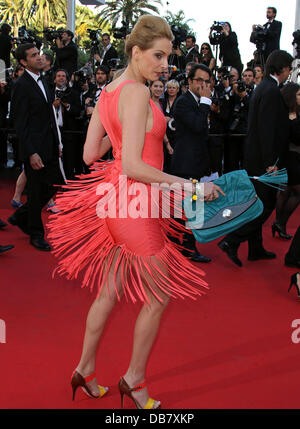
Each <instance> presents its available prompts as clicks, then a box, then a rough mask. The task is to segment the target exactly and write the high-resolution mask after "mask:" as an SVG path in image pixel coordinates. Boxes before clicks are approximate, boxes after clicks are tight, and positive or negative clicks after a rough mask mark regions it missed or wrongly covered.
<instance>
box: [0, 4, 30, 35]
mask: <svg viewBox="0 0 300 429" xmlns="http://www.w3.org/2000/svg"><path fill="white" fill-rule="evenodd" d="M24 16H25V13H24V1H23V0H6V1H2V0H1V1H0V20H1V21H2V22H7V23H8V24H10V25H11V26H12V27H13V33H14V36H15V37H18V29H19V26H20V25H22V24H23V21H24Z"/></svg>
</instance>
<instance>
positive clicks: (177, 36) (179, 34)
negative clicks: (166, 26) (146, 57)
mask: <svg viewBox="0 0 300 429" xmlns="http://www.w3.org/2000/svg"><path fill="white" fill-rule="evenodd" d="M171 30H172V33H173V35H174V40H173V49H178V48H179V47H180V45H181V43H183V42H185V40H186V37H187V35H188V32H187V30H186V29H185V28H183V27H179V26H178V25H172V26H171Z"/></svg>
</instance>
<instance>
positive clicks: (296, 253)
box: [286, 226, 300, 261]
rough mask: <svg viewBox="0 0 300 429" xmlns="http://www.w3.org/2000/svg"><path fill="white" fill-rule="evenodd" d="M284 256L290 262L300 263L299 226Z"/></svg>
mask: <svg viewBox="0 0 300 429" xmlns="http://www.w3.org/2000/svg"><path fill="white" fill-rule="evenodd" d="M286 256H287V258H289V259H291V260H294V261H300V226H299V228H298V231H297V232H296V235H295V237H294V240H293V241H292V244H291V247H290V249H289V251H288V254H287V255H286Z"/></svg>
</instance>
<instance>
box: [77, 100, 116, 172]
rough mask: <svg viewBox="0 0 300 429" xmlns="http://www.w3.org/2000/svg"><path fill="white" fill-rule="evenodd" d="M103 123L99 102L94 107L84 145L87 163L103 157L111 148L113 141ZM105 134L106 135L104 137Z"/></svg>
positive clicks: (84, 157)
mask: <svg viewBox="0 0 300 429" xmlns="http://www.w3.org/2000/svg"><path fill="white" fill-rule="evenodd" d="M105 134H106V131H105V129H104V127H103V125H102V123H101V120H100V116H99V107H98V102H97V104H96V107H95V109H94V112H93V115H92V118H91V121H90V125H89V128H88V132H87V136H86V141H85V145H84V152H83V160H84V162H85V163H86V164H87V165H90V164H92V163H93V162H95V161H97V160H98V159H101V158H102V157H103V155H105V154H106V153H107V152H108V151H109V149H110V148H111V142H110V140H109V137H108V136H105ZM104 136H105V137H104Z"/></svg>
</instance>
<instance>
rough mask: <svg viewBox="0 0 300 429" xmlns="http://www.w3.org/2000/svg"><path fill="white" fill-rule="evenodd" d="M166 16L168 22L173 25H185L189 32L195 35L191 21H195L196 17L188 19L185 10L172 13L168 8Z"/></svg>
mask: <svg viewBox="0 0 300 429" xmlns="http://www.w3.org/2000/svg"><path fill="white" fill-rule="evenodd" d="M164 18H165V19H166V20H167V21H168V23H169V24H170V26H171V25H177V26H178V27H183V28H184V29H185V30H187V32H188V34H190V35H192V36H195V37H196V33H195V32H194V30H193V29H192V28H191V27H190V25H189V23H190V22H192V21H195V20H194V19H186V18H185V13H184V11H183V10H180V11H179V12H177V13H175V14H174V13H172V12H171V11H169V10H167V15H166V16H164Z"/></svg>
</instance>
